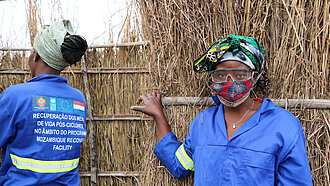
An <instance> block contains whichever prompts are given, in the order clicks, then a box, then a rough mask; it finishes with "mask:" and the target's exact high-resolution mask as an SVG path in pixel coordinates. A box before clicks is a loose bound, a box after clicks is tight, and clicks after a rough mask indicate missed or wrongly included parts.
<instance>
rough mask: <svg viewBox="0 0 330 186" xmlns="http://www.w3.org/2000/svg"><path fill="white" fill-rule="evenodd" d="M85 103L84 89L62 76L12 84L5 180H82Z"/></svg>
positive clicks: (5, 122) (1, 105)
mask: <svg viewBox="0 0 330 186" xmlns="http://www.w3.org/2000/svg"><path fill="white" fill-rule="evenodd" d="M85 105H86V104H85V98H84V96H83V94H82V93H81V92H80V91H79V90H77V89H74V88H72V87H71V86H69V85H68V84H67V80H66V79H65V78H63V77H60V76H55V75H47V74H45V75H41V76H38V77H34V78H32V79H31V80H29V81H28V82H26V83H23V84H19V85H14V86H10V87H9V88H8V89H6V90H5V91H4V92H3V93H2V94H1V96H0V129H1V130H0V148H2V165H1V169H0V185H19V186H23V185H79V183H80V179H79V174H78V161H79V157H80V146H81V144H82V142H83V140H84V138H85V135H86V126H85V120H86V106H85Z"/></svg>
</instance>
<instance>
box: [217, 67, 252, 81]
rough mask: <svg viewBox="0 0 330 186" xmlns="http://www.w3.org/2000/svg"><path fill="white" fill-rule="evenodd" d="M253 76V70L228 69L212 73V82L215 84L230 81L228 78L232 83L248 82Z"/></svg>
mask: <svg viewBox="0 0 330 186" xmlns="http://www.w3.org/2000/svg"><path fill="white" fill-rule="evenodd" d="M252 76H253V70H251V69H240V68H227V69H219V70H214V71H212V72H211V78H212V81H213V82H215V83H220V82H226V81H229V80H228V77H230V78H231V80H232V81H246V80H248V79H250V78H251V77H252Z"/></svg>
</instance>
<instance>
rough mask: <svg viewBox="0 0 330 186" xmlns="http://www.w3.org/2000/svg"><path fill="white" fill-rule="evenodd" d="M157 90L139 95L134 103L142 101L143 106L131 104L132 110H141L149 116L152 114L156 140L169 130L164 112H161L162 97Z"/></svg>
mask: <svg viewBox="0 0 330 186" xmlns="http://www.w3.org/2000/svg"><path fill="white" fill-rule="evenodd" d="M161 98H162V97H161V95H160V94H159V93H158V92H152V93H151V94H147V95H146V96H145V95H141V96H140V97H139V98H138V99H137V100H136V104H140V103H141V102H144V105H145V106H131V109H132V110H135V111H138V112H142V113H144V114H147V115H149V116H153V117H154V118H155V120H156V132H157V136H158V141H159V140H161V139H162V138H163V137H164V136H165V135H166V134H167V133H169V132H171V128H170V125H169V124H168V122H167V119H166V117H165V114H164V112H163V106H162V99H161Z"/></svg>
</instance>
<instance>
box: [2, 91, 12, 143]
mask: <svg viewBox="0 0 330 186" xmlns="http://www.w3.org/2000/svg"><path fill="white" fill-rule="evenodd" d="M8 96H9V95H8V93H6V91H4V92H3V93H2V94H1V96H0V129H1V130H0V149H1V148H2V147H4V146H5V145H6V144H7V143H8V141H9V139H10V138H11V137H12V136H13V135H14V132H15V128H14V126H12V124H11V123H12V118H11V114H13V113H11V112H10V111H9V110H8V109H9V108H8V105H9V104H10V103H9V101H8Z"/></svg>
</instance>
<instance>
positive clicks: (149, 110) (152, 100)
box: [131, 92, 163, 117]
mask: <svg viewBox="0 0 330 186" xmlns="http://www.w3.org/2000/svg"><path fill="white" fill-rule="evenodd" d="M141 102H144V105H145V106H131V109H132V110H135V111H139V112H142V113H144V114H147V115H149V116H154V117H157V116H160V115H162V114H163V106H162V100H161V95H160V94H159V93H158V92H152V93H151V94H147V95H146V96H145V95H142V96H140V97H139V98H138V99H137V100H136V104H139V103H141Z"/></svg>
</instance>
